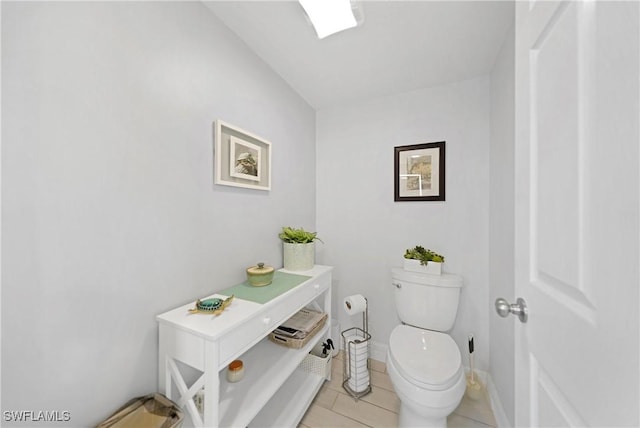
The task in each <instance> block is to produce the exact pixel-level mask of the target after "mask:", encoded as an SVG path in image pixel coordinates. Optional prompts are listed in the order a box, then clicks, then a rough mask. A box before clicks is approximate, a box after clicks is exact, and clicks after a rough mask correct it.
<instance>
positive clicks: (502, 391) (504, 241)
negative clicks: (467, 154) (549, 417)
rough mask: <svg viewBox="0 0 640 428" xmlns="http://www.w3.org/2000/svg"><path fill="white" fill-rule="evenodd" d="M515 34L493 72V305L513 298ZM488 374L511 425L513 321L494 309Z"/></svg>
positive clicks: (512, 420) (491, 173) (490, 318)
mask: <svg viewBox="0 0 640 428" xmlns="http://www.w3.org/2000/svg"><path fill="white" fill-rule="evenodd" d="M514 48H515V46H514V30H513V29H512V30H511V31H510V32H509V35H508V36H507V38H506V39H505V41H504V44H503V46H502V49H501V50H500V53H499V54H498V57H497V59H496V62H495V64H494V67H493V71H492V72H491V142H490V159H489V165H490V168H489V171H490V186H489V189H490V190H489V204H490V213H491V214H490V219H489V267H490V270H489V284H490V292H489V294H490V302H494V301H495V300H496V299H497V298H498V297H503V298H505V299H507V300H508V301H513V300H514V299H515V297H516V296H515V295H514V292H515V291H514V285H515V278H514V258H513V256H514V251H515V249H514V204H515V200H514V173H515V171H514V142H515V141H514V139H515V128H514V126H515V123H514V121H515V117H514V109H515V87H514V85H515V80H514V79H515V63H514V60H515V58H514V55H515V53H514ZM490 313H491V316H490V317H489V327H490V331H491V334H490V336H491V337H490V344H491V345H490V351H491V362H490V365H489V367H490V370H489V371H490V373H491V378H492V380H493V382H494V383H495V386H496V390H497V392H498V395H499V398H500V401H501V403H502V406H503V408H504V412H505V415H506V417H507V418H508V420H509V423H510V424H511V426H513V425H514V422H515V414H514V412H515V407H514V393H515V391H514V387H515V385H514V379H515V368H514V363H515V355H514V350H515V336H514V334H515V332H514V326H515V321H514V320H515V318H513V317H509V318H507V319H504V318H500V317H499V316H498V315H497V314H496V313H495V311H493V310H492V309H490Z"/></svg>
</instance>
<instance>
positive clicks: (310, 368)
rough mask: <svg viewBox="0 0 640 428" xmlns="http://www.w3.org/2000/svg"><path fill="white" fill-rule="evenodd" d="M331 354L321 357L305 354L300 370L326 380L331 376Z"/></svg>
mask: <svg viewBox="0 0 640 428" xmlns="http://www.w3.org/2000/svg"><path fill="white" fill-rule="evenodd" d="M332 358H333V357H332V356H331V353H329V355H326V356H325V357H324V358H323V357H318V356H317V355H313V354H307V356H306V357H304V360H302V362H301V363H300V368H301V369H302V370H304V371H305V372H309V373H313V374H316V375H319V376H322V377H324V378H328V377H329V375H330V374H331V359H332Z"/></svg>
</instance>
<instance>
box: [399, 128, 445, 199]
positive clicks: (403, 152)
mask: <svg viewBox="0 0 640 428" xmlns="http://www.w3.org/2000/svg"><path fill="white" fill-rule="evenodd" d="M444 143H445V142H444V141H440V142H437V143H425V144H414V145H410V146H398V147H394V170H393V172H394V181H395V192H394V196H395V197H394V201H396V202H401V201H444V200H445V149H444Z"/></svg>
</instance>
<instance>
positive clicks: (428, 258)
mask: <svg viewBox="0 0 640 428" xmlns="http://www.w3.org/2000/svg"><path fill="white" fill-rule="evenodd" d="M443 263H444V256H442V255H440V254H438V253H436V252H435V251H431V250H425V248H424V247H422V246H420V245H416V246H415V247H413V248H410V249H407V251H406V252H405V253H404V270H408V271H412V272H420V273H430V274H435V275H440V274H442V264H443Z"/></svg>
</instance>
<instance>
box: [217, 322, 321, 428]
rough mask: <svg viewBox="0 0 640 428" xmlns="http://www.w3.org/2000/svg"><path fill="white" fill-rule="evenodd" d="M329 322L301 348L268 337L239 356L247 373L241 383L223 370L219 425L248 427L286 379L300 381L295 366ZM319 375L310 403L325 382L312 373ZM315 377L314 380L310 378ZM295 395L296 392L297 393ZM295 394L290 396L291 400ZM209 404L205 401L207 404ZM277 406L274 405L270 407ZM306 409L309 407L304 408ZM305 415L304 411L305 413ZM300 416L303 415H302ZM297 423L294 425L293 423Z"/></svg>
mask: <svg viewBox="0 0 640 428" xmlns="http://www.w3.org/2000/svg"><path fill="white" fill-rule="evenodd" d="M329 325H330V323H329V322H327V323H326V324H325V326H324V327H323V328H322V330H320V331H319V332H318V333H317V334H316V335H315V336H314V338H313V339H312V340H311V341H309V343H307V344H306V345H305V346H304V347H303V348H302V349H292V348H286V347H284V346H282V345H277V344H275V343H273V342H271V341H270V340H269V339H267V338H265V339H263V340H262V341H260V342H259V343H258V344H257V345H256V346H254V347H253V348H251V349H250V350H249V351H247V352H246V353H244V354H243V355H242V356H240V359H242V361H243V362H244V367H245V376H244V378H243V379H242V380H241V381H240V382H236V383H230V382H228V381H227V379H226V371H225V370H221V371H220V373H219V375H220V402H219V412H220V414H221V415H222V418H221V420H220V426H222V427H226V426H234V427H236V426H242V427H245V426H248V425H249V424H250V423H251V421H252V420H253V419H254V417H255V416H256V415H257V414H258V413H259V412H260V410H261V409H263V408H264V407H265V406H266V405H268V404H267V403H269V401H270V399H271V398H272V397H273V396H274V395H276V393H277V392H278V390H279V389H280V388H281V386H282V385H283V384H285V382H287V380H288V379H289V378H290V377H291V376H292V374H294V373H295V374H296V377H295V378H292V379H290V380H291V382H287V384H289V383H291V384H294V385H295V384H296V382H298V381H300V379H299V378H298V375H297V372H298V371H299V370H296V368H297V367H298V366H299V365H300V362H301V361H302V360H303V359H304V357H305V356H306V355H307V354H308V353H309V351H310V350H311V349H312V348H313V346H314V345H315V344H316V343H317V342H318V341H319V340H322V338H324V337H325V336H326V334H327V332H328V330H329ZM312 376H313V377H315V378H316V382H317V388H316V386H314V388H315V391H312V390H309V392H307V393H309V394H310V393H311V392H313V395H312V396H311V398H310V399H309V403H310V402H311V400H312V399H313V396H315V393H317V391H318V389H319V387H320V385H321V384H322V379H323V378H322V377H320V376H318V375H312ZM311 380H313V379H311ZM304 383H305V384H306V383H307V382H306V381H305V382H304ZM294 394H295V393H294ZM293 396H295V395H289V400H290V399H291V397H293ZM309 403H307V404H306V405H307V406H308V404H309ZM205 405H206V404H205ZM270 407H273V408H275V406H273V405H272V406H270ZM305 409H306V407H305ZM302 414H304V411H303V413H302ZM302 414H301V415H300V417H301V416H302ZM262 426H290V425H286V424H285V425H271V424H268V425H264V424H263V425H262ZM294 426H295V425H294Z"/></svg>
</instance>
